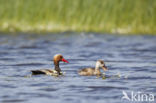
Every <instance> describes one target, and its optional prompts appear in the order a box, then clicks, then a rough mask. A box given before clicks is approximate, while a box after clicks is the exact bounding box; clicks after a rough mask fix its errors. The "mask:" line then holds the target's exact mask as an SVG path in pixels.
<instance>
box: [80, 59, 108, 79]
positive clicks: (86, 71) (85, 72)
mask: <svg viewBox="0 0 156 103" xmlns="http://www.w3.org/2000/svg"><path fill="white" fill-rule="evenodd" d="M100 68H102V69H103V70H104V71H107V70H108V68H107V67H106V66H105V63H104V61H103V60H97V62H96V65H95V68H91V67H88V68H83V69H81V70H79V71H78V74H79V75H81V76H94V75H96V76H100V75H101V74H102V73H101V72H100Z"/></svg>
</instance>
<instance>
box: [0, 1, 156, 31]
mask: <svg viewBox="0 0 156 103" xmlns="http://www.w3.org/2000/svg"><path fill="white" fill-rule="evenodd" d="M155 25H156V1H155V0H0V31H1V32H64V31H76V32H83V31H84V32H104V33H121V34H134V33H135V34H136V33H137V34H156V26H155Z"/></svg>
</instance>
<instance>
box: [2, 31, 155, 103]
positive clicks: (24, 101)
mask: <svg viewBox="0 0 156 103" xmlns="http://www.w3.org/2000/svg"><path fill="white" fill-rule="evenodd" d="M58 53H61V54H62V55H63V56H64V58H65V59H67V60H68V61H69V62H70V64H67V63H61V64H60V66H61V69H62V71H64V72H66V74H65V76H63V77H58V78H57V77H51V76H43V75H40V76H32V77H26V76H27V75H30V74H31V73H30V70H34V69H42V68H52V67H53V62H52V58H53V56H54V55H55V54H58ZM97 59H103V60H104V61H105V63H106V66H107V67H108V68H109V71H106V72H105V73H106V76H107V77H109V78H106V79H103V78H97V77H96V76H91V77H85V76H79V75H78V74H77V71H78V70H79V69H81V68H83V67H94V66H95V62H96V60H97ZM115 75H118V76H115ZM114 76H115V77H114ZM122 91H125V92H127V93H128V95H130V92H131V91H134V92H139V91H140V92H143V93H153V94H154V95H155V96H156V36H115V35H96V34H92V33H89V34H87V35H85V34H83V33H81V34H78V35H76V34H75V35H74V34H73V33H70V34H68V33H64V34H61V35H58V34H53V35H50V34H47V35H29V34H25V35H20V36H19V35H17V36H11V35H10V36H8V35H1V36H0V102H1V103H80V102H81V103H88V102H89V103H127V102H128V100H121V98H122V96H123V94H122ZM155 101H156V99H155ZM145 103H147V102H145Z"/></svg>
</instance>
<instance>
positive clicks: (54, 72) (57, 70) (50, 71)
mask: <svg viewBox="0 0 156 103" xmlns="http://www.w3.org/2000/svg"><path fill="white" fill-rule="evenodd" d="M53 61H54V65H55V67H54V69H39V70H31V72H32V75H40V74H43V75H51V76H59V75H63V73H62V71H61V68H60V67H59V63H60V61H63V62H65V63H69V62H68V61H67V60H66V59H64V57H63V56H62V55H61V54H56V55H55V56H54V57H53Z"/></svg>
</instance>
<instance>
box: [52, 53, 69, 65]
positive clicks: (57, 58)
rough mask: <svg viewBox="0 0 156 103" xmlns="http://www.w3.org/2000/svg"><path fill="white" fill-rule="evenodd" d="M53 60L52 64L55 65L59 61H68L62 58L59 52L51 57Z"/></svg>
mask: <svg viewBox="0 0 156 103" xmlns="http://www.w3.org/2000/svg"><path fill="white" fill-rule="evenodd" d="M53 60H54V64H55V65H56V64H58V63H59V62H60V61H63V62H66V63H69V62H68V61H67V60H66V59H64V57H63V56H62V55H61V54H57V55H55V56H54V58H53Z"/></svg>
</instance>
